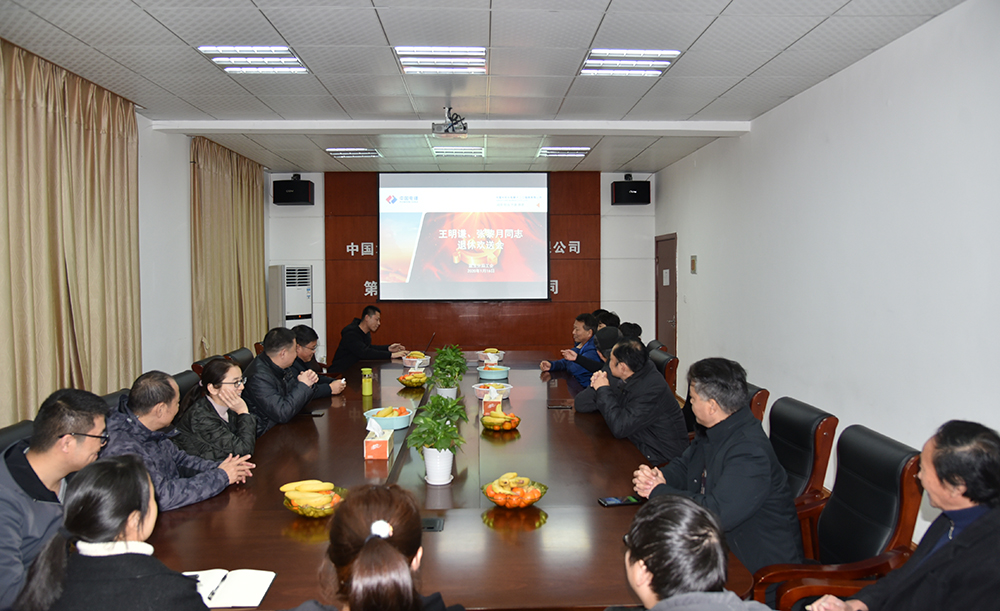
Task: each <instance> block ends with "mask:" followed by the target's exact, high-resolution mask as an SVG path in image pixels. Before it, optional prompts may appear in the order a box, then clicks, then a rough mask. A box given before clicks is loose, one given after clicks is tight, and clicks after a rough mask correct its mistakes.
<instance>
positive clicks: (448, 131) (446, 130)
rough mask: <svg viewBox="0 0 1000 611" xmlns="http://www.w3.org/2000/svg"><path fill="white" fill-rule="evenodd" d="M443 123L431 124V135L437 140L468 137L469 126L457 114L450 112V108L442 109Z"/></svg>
mask: <svg viewBox="0 0 1000 611" xmlns="http://www.w3.org/2000/svg"><path fill="white" fill-rule="evenodd" d="M444 118H445V123H431V134H432V135H434V136H437V137H439V138H465V137H467V136H468V135H469V126H468V125H466V123H465V119H464V118H463V117H461V116H459V114H458V113H457V112H451V106H448V107H446V108H445V109H444Z"/></svg>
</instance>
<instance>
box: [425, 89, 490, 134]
mask: <svg viewBox="0 0 1000 611" xmlns="http://www.w3.org/2000/svg"><path fill="white" fill-rule="evenodd" d="M449 106H450V107H451V108H452V109H453V112H457V113H458V114H459V116H461V117H464V118H465V119H469V118H478V119H485V118H486V111H487V98H486V96H481V97H477V98H473V97H459V96H454V97H443V96H430V97H422V96H414V97H413V108H414V109H415V110H416V111H417V114H418V116H419V117H420V118H421V119H426V120H428V121H434V122H438V123H440V122H443V121H444V120H445V117H444V115H445V108H446V107H449ZM428 129H430V127H429V126H428Z"/></svg>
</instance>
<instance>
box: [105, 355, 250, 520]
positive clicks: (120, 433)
mask: <svg viewBox="0 0 1000 611" xmlns="http://www.w3.org/2000/svg"><path fill="white" fill-rule="evenodd" d="M179 405H180V391H179V390H178V388H177V382H175V381H174V379H173V377H171V376H170V375H169V374H166V373H163V372H162V371H150V372H147V373H144V374H142V375H141V376H139V377H138V378H136V380H135V382H134V383H133V384H132V389H131V390H130V391H129V393H128V396H127V397H122V399H121V403H120V404H119V405H118V408H117V409H114V410H112V411H111V413H109V414H108V434H109V435H110V436H111V439H110V441H108V445H107V446H106V447H105V448H104V451H103V452H102V453H101V456H102V457H104V456H119V455H121V454H135V455H137V456H139V457H140V458H142V460H143V462H144V463H146V469H148V470H149V477H150V478H151V479H152V480H153V490H154V492H155V493H156V502H157V504H158V505H159V507H160V511H170V510H171V509H176V508H178V507H183V506H185V505H190V504H192V503H197V502H199V501H204V500H205V499H208V498H211V497H213V496H215V495H217V494H219V493H220V492H222V491H223V490H225V488H226V486H228V485H229V484H235V483H237V482H243V481H246V478H248V477H250V475H251V473H250V470H251V469H253V468H254V466H255V465H254V464H253V463H251V462H249V460H248V459H249V458H250V456H249V455H246V456H230V457H229V458H227V459H226V460H224V461H222V462H221V463H219V462H215V461H212V460H205V459H204V458H201V457H198V456H191V455H190V454H188V453H187V452H185V451H184V450H181V449H180V448H178V447H177V446H176V445H174V444H173V442H171V441H170V438H171V437H172V436H174V435H176V434H177V431H176V429H174V428H173V426H172V425H171V422H172V421H173V419H174V416H176V415H177V408H178V406H179Z"/></svg>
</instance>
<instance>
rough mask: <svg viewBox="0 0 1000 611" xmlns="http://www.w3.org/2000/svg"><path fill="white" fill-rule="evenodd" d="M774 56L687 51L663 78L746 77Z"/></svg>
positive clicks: (772, 52)
mask: <svg viewBox="0 0 1000 611" xmlns="http://www.w3.org/2000/svg"><path fill="white" fill-rule="evenodd" d="M775 55H777V53H776V52H775V51H749V52H744V53H738V52H735V51H688V52H687V53H685V54H684V55H682V56H680V58H678V59H677V61H676V62H675V63H674V65H672V66H670V69H669V70H668V71H667V73H666V75H665V76H669V77H672V76H746V75H748V74H750V73H751V72H753V71H754V70H756V69H757V68H760V67H761V66H763V65H764V64H766V63H767V62H768V61H770V60H771V58H772V57H774V56H775Z"/></svg>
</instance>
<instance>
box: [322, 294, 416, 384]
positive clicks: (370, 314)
mask: <svg viewBox="0 0 1000 611" xmlns="http://www.w3.org/2000/svg"><path fill="white" fill-rule="evenodd" d="M380 326H382V310H380V309H378V308H377V307H375V306H373V305H369V306H365V309H364V310H363V311H362V312H361V318H355V319H354V320H353V321H351V324H349V325H347V326H346V327H344V328H343V329H342V330H341V331H340V344H338V345H337V352H335V353H334V355H333V360H331V361H330V366H329V367H328V368H327V370H328V371H336V372H339V373H343V372H345V371H347V370H348V369H350V367H351V365H353V364H355V363H357V362H358V361H374V360H385V359H398V358H403V357H404V356H406V354H407V352H406V348H404V347H403V345H402V344H388V345H374V346H373V345H372V333H375V332H376V331H378V328H379V327H380Z"/></svg>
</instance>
